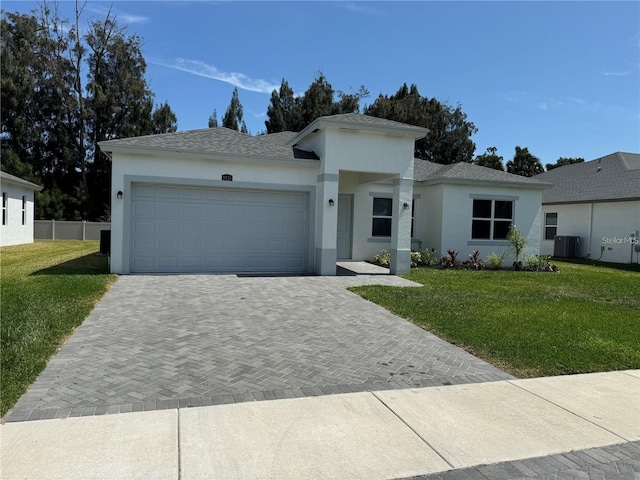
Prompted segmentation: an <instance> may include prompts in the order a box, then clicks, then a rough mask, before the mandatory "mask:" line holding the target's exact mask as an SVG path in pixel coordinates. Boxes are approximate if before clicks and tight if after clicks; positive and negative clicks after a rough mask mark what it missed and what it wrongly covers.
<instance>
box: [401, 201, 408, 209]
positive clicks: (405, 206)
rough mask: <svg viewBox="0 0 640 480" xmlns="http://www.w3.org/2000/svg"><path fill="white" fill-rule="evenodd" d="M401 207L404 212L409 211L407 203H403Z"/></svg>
mask: <svg viewBox="0 0 640 480" xmlns="http://www.w3.org/2000/svg"><path fill="white" fill-rule="evenodd" d="M402 206H403V207H404V209H405V210H409V204H408V203H407V202H404V203H403V204H402Z"/></svg>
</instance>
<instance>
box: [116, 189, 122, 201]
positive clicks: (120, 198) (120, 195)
mask: <svg viewBox="0 0 640 480" xmlns="http://www.w3.org/2000/svg"><path fill="white" fill-rule="evenodd" d="M116 197H118V200H122V190H118V194H117V195H116Z"/></svg>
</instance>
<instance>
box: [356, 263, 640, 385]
mask: <svg viewBox="0 0 640 480" xmlns="http://www.w3.org/2000/svg"><path fill="white" fill-rule="evenodd" d="M554 263H555V264H556V265H558V267H559V269H560V272H558V273H547V272H545V273H542V272H513V271H466V270H457V271H454V270H435V269H413V270H412V271H411V274H410V275H409V276H408V277H407V278H409V279H410V280H413V281H415V282H418V283H421V284H422V285H424V286H423V287H421V288H399V287H384V286H365V287H356V288H352V289H351V290H352V291H354V292H356V293H358V294H359V295H361V296H363V297H364V298H366V299H368V300H371V301H373V302H375V303H378V304H380V305H382V306H383V307H385V308H387V309H388V310H390V311H391V312H393V313H395V314H396V315H399V316H401V317H404V318H407V319H409V320H411V321H412V322H414V323H416V324H417V325H420V326H421V327H422V328H424V329H426V330H428V331H430V332H432V333H434V334H435V335H437V336H439V337H441V338H443V339H444V340H447V341H449V342H451V343H454V344H456V345H458V346H460V347H462V348H464V349H465V350H467V351H469V352H471V353H473V354H474V355H477V356H478V357H480V358H483V359H485V360H487V361H489V362H491V363H493V364H494V365H496V366H498V367H500V368H503V369H504V370H506V371H508V372H510V373H512V374H514V375H516V376H518V377H537V376H545V375H561V374H570V373H585V372H599V371H610V370H623V369H637V368H640V272H638V269H637V268H633V269H632V270H635V271H629V270H628V269H625V268H624V267H623V268H608V267H603V266H592V265H586V264H582V265H581V264H575V263H567V262H554ZM627 267H629V266H627Z"/></svg>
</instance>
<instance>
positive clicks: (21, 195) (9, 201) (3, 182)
mask: <svg viewBox="0 0 640 480" xmlns="http://www.w3.org/2000/svg"><path fill="white" fill-rule="evenodd" d="M0 189H1V190H2V226H1V227H0V246H3V247H4V246H7V245H20V244H22V243H33V212H34V208H33V205H34V192H35V191H36V190H37V191H40V190H42V187H41V186H39V185H36V184H35V183H31V182H27V181H26V180H23V179H21V178H18V177H16V176H13V175H9V174H8V173H5V172H0Z"/></svg>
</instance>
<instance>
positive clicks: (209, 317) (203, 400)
mask: <svg viewBox="0 0 640 480" xmlns="http://www.w3.org/2000/svg"><path fill="white" fill-rule="evenodd" d="M363 284H387V285H394V286H405V287H415V286H416V284H414V283H412V282H409V281H408V280H404V279H402V278H399V277H395V276H374V275H357V276H344V277H315V276H300V277H237V276H235V275H139V276H123V277H120V279H119V280H118V281H117V282H116V284H115V285H114V286H113V287H112V289H111V290H110V291H109V293H108V294H107V295H106V296H105V297H104V299H103V300H102V301H101V302H100V304H99V305H98V306H97V307H96V308H95V310H94V311H93V312H92V313H91V314H90V315H89V317H88V318H87V319H86V320H85V322H84V323H83V324H82V325H81V326H80V327H79V328H78V329H77V330H76V331H75V332H74V334H73V335H72V336H71V337H70V338H69V340H68V341H67V342H66V343H65V344H64V345H63V347H62V348H61V350H60V352H59V353H58V354H57V355H56V356H55V357H54V358H53V359H52V360H51V361H50V362H49V364H48V366H47V367H46V369H45V370H44V371H43V373H42V374H41V375H40V376H39V377H38V379H37V380H36V382H35V383H34V384H33V385H32V386H31V388H30V389H29V390H28V392H27V393H26V394H25V395H23V396H22V398H21V399H20V400H19V401H18V403H17V404H16V406H15V407H14V408H13V410H12V411H11V412H9V413H8V414H7V415H6V416H5V420H6V421H9V422H11V421H24V420H39V419H45V418H64V417H70V416H72V417H76V416H87V415H101V414H107V413H120V412H130V411H142V410H159V409H166V408H186V407H193V406H204V405H215V404H222V403H236V402H245V401H256V400H271V399H278V398H294V397H305V396H317V395H329V394H336V393H348V392H360V391H377V390H388V389H400V388H409V387H424V386H435V385H448V384H459V383H471V382H484V381H495V380H505V379H511V378H513V377H512V376H511V375H509V374H507V373H505V372H503V371H501V370H499V369H497V368H495V367H493V366H492V365H490V364H488V363H486V362H484V361H482V360H479V359H478V358H476V357H474V356H472V355H470V354H468V353H467V352H465V351H463V350H461V349H460V348H457V347H455V346H453V345H451V344H449V343H446V342H444V341H442V340H440V339H439V338H437V337H435V336H434V335H432V334H430V333H428V332H426V331H424V330H422V329H421V328H419V327H417V326H415V325H413V324H411V323H409V322H407V321H405V320H403V319H400V318H398V317H396V316H395V315H392V314H391V313H389V312H388V311H386V310H385V309H383V308H382V307H379V306H377V305H375V304H373V303H371V302H368V301H366V300H363V299H362V298H360V297H359V296H357V295H355V294H353V293H351V292H349V291H348V290H346V289H347V287H349V286H355V285H363Z"/></svg>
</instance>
